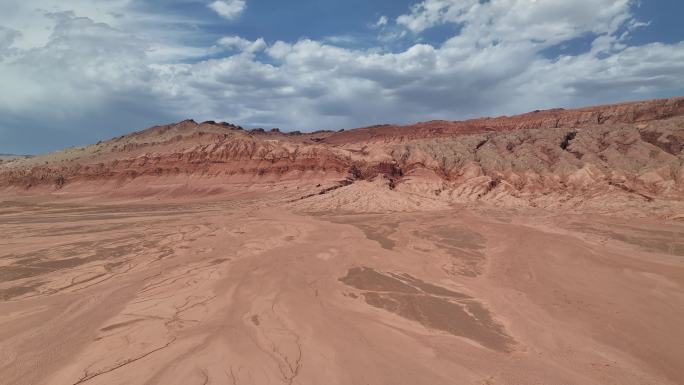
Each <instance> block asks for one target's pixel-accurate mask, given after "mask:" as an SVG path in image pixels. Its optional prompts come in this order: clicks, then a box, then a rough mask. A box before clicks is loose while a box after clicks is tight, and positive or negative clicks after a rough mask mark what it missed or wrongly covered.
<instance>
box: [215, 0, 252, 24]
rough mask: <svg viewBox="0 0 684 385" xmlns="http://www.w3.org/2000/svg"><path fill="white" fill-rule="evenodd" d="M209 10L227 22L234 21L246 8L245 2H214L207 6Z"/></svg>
mask: <svg viewBox="0 0 684 385" xmlns="http://www.w3.org/2000/svg"><path fill="white" fill-rule="evenodd" d="M208 7H209V8H211V9H213V10H214V11H215V12H216V13H218V14H219V16H221V17H223V18H224V19H227V20H235V19H237V18H238V17H240V15H242V12H244V10H245V8H247V3H246V2H245V0H216V1H214V2H213V3H210V4H209V5H208Z"/></svg>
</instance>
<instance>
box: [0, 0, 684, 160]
mask: <svg viewBox="0 0 684 385" xmlns="http://www.w3.org/2000/svg"><path fill="white" fill-rule="evenodd" d="M681 15H684V2H682V1H681V0H648V1H647V0H643V1H636V0H422V1H421V0H345V1H339V0H290V1H283V0H68V1H67V0H2V7H1V11H0V153H15V154H38V153H43V152H48V151H54V150H58V149H61V148H64V147H68V146H79V145H85V144H90V143H94V142H97V141H98V140H103V139H108V138H111V137H115V136H118V135H122V134H125V133H128V132H131V131H134V130H139V129H143V128H145V127H149V126H152V125H157V124H166V123H171V122H175V121H180V120H183V119H188V118H192V119H195V120H197V121H204V120H216V121H227V122H232V123H236V124H240V125H242V126H244V127H263V128H273V127H278V128H280V129H281V130H285V131H287V130H301V131H311V130H318V129H340V128H353V127H360V126H367V125H372V124H378V123H396V124H405V123H411V122H417V121H425V120H431V119H447V120H458V119H467V118H473V117H479V116H499V115H504V114H515V113H523V112H527V111H531V110H536V109H544V108H554V107H566V108H568V107H579V106H585V105H593V104H599V103H612V102H619V101H627V100H639V99H650V98H660V97H669V96H676V95H684V24H683V23H682V22H681Z"/></svg>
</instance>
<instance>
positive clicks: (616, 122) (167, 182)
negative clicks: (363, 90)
mask: <svg viewBox="0 0 684 385" xmlns="http://www.w3.org/2000/svg"><path fill="white" fill-rule="evenodd" d="M683 147H684V97H679V98H671V99H662V100H653V101H645V102H636V103H624V104H616V105H605V106H597V107H589V108H582V109H574V110H564V109H553V110H546V111H534V112H530V113H527V114H523V115H518V116H511V117H508V116H504V117H497V118H481V119H474V120H468V121H461V122H451V121H430V122H424V123H417V124H414V125H410V126H393V125H381V126H373V127H366V128H358V129H353V130H348V131H339V132H332V131H318V132H314V133H282V132H279V131H277V130H272V131H264V130H244V129H242V128H241V127H239V126H235V125H232V124H228V123H216V122H204V123H196V122H194V121H192V120H186V121H182V122H180V123H176V124H171V125H166V126H157V127H151V128H148V129H146V130H143V131H140V132H135V133H132V134H130V135H125V136H121V137H118V138H114V139H111V140H108V141H104V142H100V143H97V144H95V145H91V146H87V147H83V148H71V149H67V150H64V151H60V152H56V153H52V154H47V155H43V156H38V157H34V158H28V159H19V160H13V161H10V162H6V163H3V164H0V192H1V193H3V194H46V193H50V194H60V195H64V196H68V195H69V194H76V195H83V194H92V195H93V196H95V195H97V196H127V197H172V196H187V195H189V194H191V195H198V196H216V195H220V194H229V193H230V194H234V193H247V192H252V193H265V194H272V195H273V196H274V198H275V197H276V196H277V197H278V199H281V201H283V202H287V204H293V205H299V206H301V207H303V208H308V209H327V208H337V209H348V210H354V211H357V210H362V211H368V210H371V211H373V210H411V209H418V208H439V207H444V206H445V205H449V204H454V203H469V202H477V201H485V202H489V203H492V204H497V205H505V206H520V207H529V206H534V207H543V208H558V207H563V208H568V209H570V208H572V209H583V210H594V209H600V210H602V211H621V210H627V209H634V210H639V211H640V212H650V213H655V214H662V215H666V216H667V215H669V216H672V215H675V216H676V215H678V214H681V213H684V209H683V207H684V204H683V202H684V153H683V152H682V149H683ZM276 193H277V194H276Z"/></svg>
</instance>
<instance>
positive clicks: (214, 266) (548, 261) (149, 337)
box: [0, 201, 684, 385]
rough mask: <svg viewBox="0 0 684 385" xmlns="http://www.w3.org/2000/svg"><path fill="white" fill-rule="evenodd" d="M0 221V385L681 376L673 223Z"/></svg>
mask: <svg viewBox="0 0 684 385" xmlns="http://www.w3.org/2000/svg"><path fill="white" fill-rule="evenodd" d="M2 208H3V211H2V212H0V232H1V233H2V234H3V237H2V239H0V277H2V279H1V280H0V357H2V360H0V378H2V379H3V383H8V384H16V385H23V384H27V385H28V384H32V385H33V384H50V385H53V384H57V385H60V384H65V385H71V384H269V383H270V384H324V383H325V384H364V383H370V384H454V383H457V384H477V385H483V384H489V385H491V384H532V383H541V384H678V383H680V380H681V378H684V371H683V369H682V368H684V366H683V365H682V363H683V362H682V357H684V347H683V346H682V344H681V342H680V341H682V340H684V330H682V328H681V327H680V325H679V323H680V321H681V319H683V318H684V260H683V259H681V257H680V256H679V249H678V246H677V245H678V243H679V241H678V240H677V239H675V237H674V236H673V234H681V233H684V224H682V223H676V222H667V223H666V222H665V221H662V222H658V221H655V222H654V221H652V220H651V221H646V220H644V221H639V220H636V221H631V222H630V223H628V224H626V223H619V222H620V220H618V219H612V218H609V217H603V216H579V215H578V216H574V217H572V218H570V217H567V216H563V215H560V214H559V215H557V216H554V215H546V216H543V217H542V216H534V215H532V216H531V215H525V214H524V213H520V212H510V211H506V210H504V209H492V210H491V211H490V212H489V214H483V213H484V212H474V211H470V210H468V209H451V210H448V211H444V210H441V211H435V212H430V211H423V212H420V213H415V214H413V213H388V214H383V215H372V216H368V215H354V214H348V215H347V214H345V215H342V214H339V213H332V214H330V215H328V214H318V215H310V214H307V213H305V212H297V211H288V210H284V209H278V208H272V207H268V206H264V205H260V206H259V205H256V204H253V203H248V202H242V203H241V202H236V201H225V202H219V203H210V202H208V203H194V204H192V205H190V204H188V205H183V204H179V203H174V204H171V203H159V204H132V203H131V204H117V205H85V204H83V205H79V204H75V203H74V204H70V205H64V204H59V203H54V202H50V201H44V202H40V203H39V204H26V203H19V202H4V203H3V204H2ZM490 214H491V215H490ZM501 218H505V219H506V220H505V221H504V220H501ZM359 224H362V225H359ZM663 241H665V243H662V242H663ZM663 244H665V245H666V246H657V245H663ZM668 245H669V246H668Z"/></svg>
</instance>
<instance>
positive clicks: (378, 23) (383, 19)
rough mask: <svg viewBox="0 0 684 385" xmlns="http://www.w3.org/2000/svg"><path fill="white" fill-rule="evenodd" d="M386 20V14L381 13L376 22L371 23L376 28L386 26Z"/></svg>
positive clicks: (387, 20)
mask: <svg viewBox="0 0 684 385" xmlns="http://www.w3.org/2000/svg"><path fill="white" fill-rule="evenodd" d="M388 22H389V19H388V18H387V16H385V15H382V16H380V18H379V19H378V21H376V22H375V23H374V24H373V26H374V27H376V28H382V27H384V26H386V25H387V23H388Z"/></svg>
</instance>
